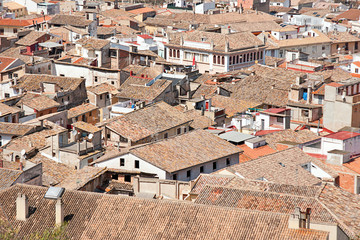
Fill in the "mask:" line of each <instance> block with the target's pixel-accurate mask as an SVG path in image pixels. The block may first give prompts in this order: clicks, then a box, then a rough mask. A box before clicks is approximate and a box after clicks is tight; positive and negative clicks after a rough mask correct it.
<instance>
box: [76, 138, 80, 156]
mask: <svg viewBox="0 0 360 240" xmlns="http://www.w3.org/2000/svg"><path fill="white" fill-rule="evenodd" d="M76 152H77V154H78V155H80V140H78V141H77V143H76Z"/></svg>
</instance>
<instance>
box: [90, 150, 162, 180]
mask: <svg viewBox="0 0 360 240" xmlns="http://www.w3.org/2000/svg"><path fill="white" fill-rule="evenodd" d="M120 158H124V159H125V166H120ZM135 160H139V161H140V165H139V167H140V168H135ZM95 166H96V167H108V168H116V169H125V170H132V171H141V172H145V173H153V174H157V176H158V177H159V178H160V179H166V171H164V170H162V169H160V168H158V167H156V166H154V165H152V164H150V163H148V162H146V161H144V160H142V159H140V158H138V157H137V156H135V155H133V154H131V153H127V154H124V155H122V156H119V157H115V158H111V159H109V160H106V161H104V162H100V163H96V164H95Z"/></svg>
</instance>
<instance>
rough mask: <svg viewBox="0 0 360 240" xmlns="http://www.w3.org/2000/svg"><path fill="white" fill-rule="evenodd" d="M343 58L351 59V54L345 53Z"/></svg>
mask: <svg viewBox="0 0 360 240" xmlns="http://www.w3.org/2000/svg"><path fill="white" fill-rule="evenodd" d="M344 58H345V59H353V56H352V55H345V56H344Z"/></svg>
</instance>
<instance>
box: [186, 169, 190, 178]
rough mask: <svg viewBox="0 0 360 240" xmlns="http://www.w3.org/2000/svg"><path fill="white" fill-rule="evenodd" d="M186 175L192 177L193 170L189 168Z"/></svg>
mask: <svg viewBox="0 0 360 240" xmlns="http://www.w3.org/2000/svg"><path fill="white" fill-rule="evenodd" d="M186 177H187V178H190V177H191V170H188V171H187V172H186Z"/></svg>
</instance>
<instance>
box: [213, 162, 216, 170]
mask: <svg viewBox="0 0 360 240" xmlns="http://www.w3.org/2000/svg"><path fill="white" fill-rule="evenodd" d="M216 168H217V163H216V162H213V170H215V169H216Z"/></svg>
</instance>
